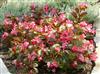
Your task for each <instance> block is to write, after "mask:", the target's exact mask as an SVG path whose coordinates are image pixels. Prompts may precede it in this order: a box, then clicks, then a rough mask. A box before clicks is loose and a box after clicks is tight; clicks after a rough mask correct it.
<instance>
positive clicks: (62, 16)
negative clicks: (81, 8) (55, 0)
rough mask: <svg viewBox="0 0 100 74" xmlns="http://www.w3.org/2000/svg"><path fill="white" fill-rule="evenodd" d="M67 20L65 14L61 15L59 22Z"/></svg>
mask: <svg viewBox="0 0 100 74" xmlns="http://www.w3.org/2000/svg"><path fill="white" fill-rule="evenodd" d="M65 19H66V15H65V14H64V13H61V14H60V15H59V21H61V22H62V21H64V20H65Z"/></svg>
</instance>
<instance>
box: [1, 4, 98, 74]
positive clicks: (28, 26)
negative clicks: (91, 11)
mask: <svg viewBox="0 0 100 74" xmlns="http://www.w3.org/2000/svg"><path fill="white" fill-rule="evenodd" d="M87 7H88V4H86V3H80V4H79V5H78V7H76V8H75V10H73V12H72V15H73V17H74V18H75V20H74V21H72V20H69V19H68V18H66V15H65V13H63V12H59V10H57V9H56V8H54V7H52V6H49V5H48V4H46V5H44V7H43V8H42V7H40V6H35V4H32V5H31V13H29V14H28V15H26V14H24V15H22V16H20V17H15V16H11V15H6V17H5V20H4V29H5V32H4V33H3V34H2V36H1V37H2V43H3V44H6V45H7V44H8V45H7V47H8V48H9V49H10V56H11V57H12V58H13V62H12V63H13V64H14V65H15V66H16V69H17V71H19V72H20V73H21V74H25V73H26V74H27V73H29V74H33V71H34V70H35V69H36V68H37V69H38V70H39V71H41V69H42V68H43V70H44V69H46V71H47V72H48V73H56V72H57V70H58V69H60V71H61V72H66V73H68V74H76V71H81V70H85V69H84V68H85V65H86V64H88V65H92V62H94V61H95V60H96V52H95V44H94V40H93V37H94V36H95V29H94V28H93V24H89V23H88V22H87V21H84V20H83V19H82V17H83V16H85V15H86V9H87ZM41 63H42V65H41ZM43 70H42V71H43ZM39 73H40V72H39ZM40 74H41V73H40ZM42 74H44V73H42Z"/></svg>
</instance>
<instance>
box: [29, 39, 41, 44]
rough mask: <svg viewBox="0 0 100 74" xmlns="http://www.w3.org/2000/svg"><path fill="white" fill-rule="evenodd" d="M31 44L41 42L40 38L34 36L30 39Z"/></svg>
mask: <svg viewBox="0 0 100 74" xmlns="http://www.w3.org/2000/svg"><path fill="white" fill-rule="evenodd" d="M31 42H32V44H33V45H34V44H39V43H40V42H41V39H40V38H38V37H35V38H34V39H32V40H31Z"/></svg>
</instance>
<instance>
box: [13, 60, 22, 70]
mask: <svg viewBox="0 0 100 74" xmlns="http://www.w3.org/2000/svg"><path fill="white" fill-rule="evenodd" d="M12 64H14V65H15V66H17V67H18V68H22V67H23V63H22V62H21V61H18V60H13V62H12Z"/></svg>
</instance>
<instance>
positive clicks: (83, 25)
mask: <svg viewBox="0 0 100 74" xmlns="http://www.w3.org/2000/svg"><path fill="white" fill-rule="evenodd" d="M79 25H80V26H81V27H85V26H87V23H86V22H85V21H83V22H80V23H79Z"/></svg>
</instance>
